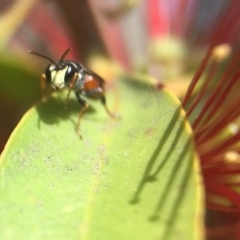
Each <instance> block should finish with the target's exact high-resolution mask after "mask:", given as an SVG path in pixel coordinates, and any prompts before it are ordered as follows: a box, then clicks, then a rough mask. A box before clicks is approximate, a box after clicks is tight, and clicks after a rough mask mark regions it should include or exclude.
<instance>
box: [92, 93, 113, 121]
mask: <svg viewBox="0 0 240 240" xmlns="http://www.w3.org/2000/svg"><path fill="white" fill-rule="evenodd" d="M87 96H88V97H90V98H100V99H101V103H102V105H103V107H104V108H105V110H106V112H107V114H108V115H109V116H110V117H111V118H114V119H116V115H115V114H113V113H112V112H110V111H109V109H108V107H107V104H106V98H105V96H104V92H103V89H102V88H96V89H92V90H89V91H87Z"/></svg>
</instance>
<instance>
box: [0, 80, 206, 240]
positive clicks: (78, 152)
mask: <svg viewBox="0 0 240 240" xmlns="http://www.w3.org/2000/svg"><path fill="white" fill-rule="evenodd" d="M72 95H73V94H72ZM65 99H66V92H63V93H54V94H53V95H52V97H50V98H49V99H47V101H46V102H41V103H40V104H38V105H37V106H36V107H35V108H33V109H31V110H30V111H29V112H28V113H27V114H26V115H25V116H24V118H23V119H22V121H21V122H20V123H19V125H18V127H17V128H16V129H15V131H14V132H13V134H12V136H11V137H10V139H9V141H8V144H7V145H6V147H5V150H4V152H3V154H2V156H1V165H0V173H1V185H0V188H1V189H0V218H1V219H2V221H1V223H0V236H1V239H2V240H3V239H45V240H46V239H84V240H85V239H89V240H98V239H99V240H100V239H101V240H102V239H114V240H118V239H119V240H123V239H124V240H128V239H129V240H132V239H138V240H145V239H146V240H148V239H161V240H165V239H179V237H180V238H181V239H184V240H188V239H189V240H193V239H194V240H195V239H203V214H204V205H203V194H202V186H201V181H200V180H201V178H200V176H199V172H200V171H199V166H198V160H197V157H196V154H195V151H194V145H193V142H192V134H191V130H190V127H189V125H188V123H187V122H186V119H185V116H184V112H183V111H182V109H181V106H180V103H179V102H178V100H177V99H176V98H175V97H174V96H172V95H171V94H170V93H169V92H168V91H166V90H161V91H157V90H156V89H155V87H154V86H153V85H151V84H148V83H146V82H140V81H134V80H127V79H122V80H121V81H119V83H118V86H117V87H116V86H115V87H113V89H110V90H109V91H107V100H108V101H107V102H108V106H109V108H110V109H114V111H116V112H117V113H118V114H119V115H120V119H119V120H113V119H110V118H109V117H108V116H107V114H106V112H105V111H104V108H103V107H102V106H101V104H100V103H99V102H98V101H95V102H94V101H89V103H90V106H92V108H90V109H89V111H88V112H87V113H86V114H85V115H84V117H83V119H82V122H81V134H82V136H83V139H82V140H81V139H80V138H79V136H78V135H77V134H76V132H75V131H74V129H75V125H76V122H77V119H78V111H79V109H80V106H79V105H78V103H77V101H76V100H75V99H74V98H71V99H70V101H69V106H68V109H67V110H64V101H65Z"/></svg>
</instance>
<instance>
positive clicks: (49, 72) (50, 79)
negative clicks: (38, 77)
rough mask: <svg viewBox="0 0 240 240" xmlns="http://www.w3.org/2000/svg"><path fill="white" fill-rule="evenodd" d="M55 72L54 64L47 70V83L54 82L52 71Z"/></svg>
mask: <svg viewBox="0 0 240 240" xmlns="http://www.w3.org/2000/svg"><path fill="white" fill-rule="evenodd" d="M54 70H55V66H54V65H53V64H50V65H49V66H48V67H47V68H46V71H45V76H46V79H47V82H51V81H52V77H51V73H52V71H54Z"/></svg>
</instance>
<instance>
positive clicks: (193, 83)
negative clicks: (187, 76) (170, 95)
mask: <svg viewBox="0 0 240 240" xmlns="http://www.w3.org/2000/svg"><path fill="white" fill-rule="evenodd" d="M211 52H212V49H211V48H209V49H208V51H207V53H206V55H205V57H204V59H203V60H202V63H201V65H200V66H199V68H198V70H197V72H196V73H195V75H194V77H193V79H192V81H191V83H190V85H189V87H188V89H187V92H186V94H185V96H184V99H183V101H182V106H183V108H185V107H186V104H187V102H188V100H189V98H190V97H191V95H192V92H193V89H194V87H195V86H196V84H197V83H198V80H199V79H200V77H201V75H202V73H203V71H204V69H205V67H206V65H207V62H208V60H209V58H210V56H211Z"/></svg>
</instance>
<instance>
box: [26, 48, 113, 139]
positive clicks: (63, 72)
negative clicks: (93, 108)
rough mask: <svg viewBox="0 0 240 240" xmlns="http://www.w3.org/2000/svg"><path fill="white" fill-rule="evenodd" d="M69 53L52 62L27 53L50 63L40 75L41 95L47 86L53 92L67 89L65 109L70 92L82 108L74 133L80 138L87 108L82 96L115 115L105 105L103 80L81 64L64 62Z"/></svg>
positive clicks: (67, 51)
mask: <svg viewBox="0 0 240 240" xmlns="http://www.w3.org/2000/svg"><path fill="white" fill-rule="evenodd" d="M69 51H70V48H68V49H67V50H66V51H65V52H64V53H63V55H62V57H61V58H60V60H58V61H54V60H52V59H51V58H50V57H47V56H44V55H42V54H40V53H37V52H34V51H29V53H30V54H34V55H36V56H38V57H41V58H45V59H47V60H48V61H50V64H49V65H48V66H47V68H46V70H45V73H43V74H42V75H41V89H42V92H43V93H44V92H45V90H46V89H47V86H49V85H51V88H52V89H53V90H60V89H63V88H65V87H67V88H68V89H69V90H68V93H67V99H66V103H65V108H67V104H68V100H69V96H70V92H71V91H72V90H73V91H74V92H75V96H76V98H77V100H78V102H79V104H81V105H82V106H83V107H82V109H81V110H80V112H79V115H78V122H77V125H76V132H77V134H78V135H79V136H80V137H81V138H82V136H81V134H80V122H81V119H82V117H83V115H84V113H85V112H86V111H87V109H88V107H89V105H88V103H87V101H86V100H85V99H83V98H82V95H84V96H86V97H89V98H92V99H100V101H101V103H102V105H103V107H104V108H105V110H106V112H107V114H108V115H109V116H110V117H112V118H115V115H114V114H113V113H111V112H110V111H109V109H108V107H107V105H106V98H105V94H104V83H105V81H104V80H103V78H101V77H100V76H99V75H98V74H96V73H95V72H93V71H91V70H89V69H87V68H85V67H84V66H83V65H82V64H79V63H77V62H75V61H71V60H64V59H65V57H66V56H67V54H68V53H69Z"/></svg>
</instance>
